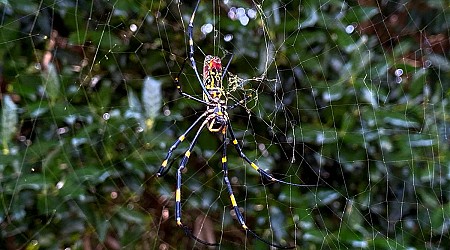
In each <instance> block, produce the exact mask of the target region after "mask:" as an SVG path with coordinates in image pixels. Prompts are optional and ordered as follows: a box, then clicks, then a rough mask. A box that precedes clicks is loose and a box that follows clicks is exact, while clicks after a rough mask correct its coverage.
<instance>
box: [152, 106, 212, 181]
mask: <svg viewBox="0 0 450 250" xmlns="http://www.w3.org/2000/svg"><path fill="white" fill-rule="evenodd" d="M206 115H207V112H204V113H203V114H202V115H201V116H200V117H199V118H197V120H196V121H195V122H194V123H193V124H192V125H191V126H190V127H189V128H188V129H187V130H186V131H185V132H184V133H183V134H182V135H181V136H180V137H179V138H178V139H177V140H176V141H175V143H174V144H173V145H172V146H171V147H170V149H169V152H167V155H166V158H165V159H164V161H163V162H162V164H161V167H160V168H159V170H158V172H157V173H156V176H157V177H161V176H164V175H166V174H167V172H168V171H169V168H168V167H167V163H168V161H169V158H170V156H172V153H173V151H174V150H175V149H176V148H177V147H178V145H180V143H181V142H182V141H183V140H184V139H185V138H186V135H187V134H188V133H189V132H190V131H191V130H192V129H193V128H194V127H195V125H197V123H199V122H200V121H201V120H202V119H203V118H204V117H205V116H206Z"/></svg>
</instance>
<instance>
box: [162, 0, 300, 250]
mask: <svg viewBox="0 0 450 250" xmlns="http://www.w3.org/2000/svg"><path fill="white" fill-rule="evenodd" d="M199 4H200V0H198V2H197V5H196V6H195V9H194V12H193V13H192V16H191V19H190V21H189V26H188V35H189V57H188V58H189V60H190V62H191V66H192V69H193V70H194V72H195V75H196V77H197V80H198V82H199V84H200V86H201V88H202V90H203V98H202V99H199V98H197V97H195V96H192V95H189V94H187V93H185V92H183V90H182V87H181V84H180V81H179V78H180V75H181V73H182V72H183V69H184V65H185V63H186V60H185V61H184V62H183V65H182V66H181V70H180V73H178V75H177V76H176V77H175V79H174V82H175V85H176V86H177V89H178V91H179V93H180V94H181V95H182V96H183V97H186V98H189V99H192V100H195V101H197V102H200V103H203V104H205V105H206V111H204V112H203V113H202V114H201V115H200V117H199V118H197V120H196V121H195V122H194V123H193V124H192V125H191V126H190V127H189V128H188V129H187V130H186V131H185V132H184V133H183V134H182V135H181V136H180V137H179V138H178V140H176V141H175V143H174V144H173V145H172V146H171V147H170V149H169V151H168V152H167V155H166V158H165V159H164V160H163V162H162V164H161V167H160V168H159V170H158V172H157V173H156V175H157V176H163V175H165V174H166V173H167V172H168V170H169V167H168V166H170V165H171V164H168V160H169V159H170V157H171V156H172V153H173V151H174V150H175V149H176V148H177V147H178V145H180V143H181V142H183V140H184V139H185V138H186V135H187V134H188V133H189V132H190V131H191V130H192V129H193V128H194V127H195V126H196V125H197V124H198V123H200V122H201V121H203V122H202V123H201V125H200V128H199V129H198V130H197V133H196V134H195V136H194V137H193V139H192V141H191V143H190V145H189V148H188V150H186V152H185V153H184V156H183V158H182V159H181V162H180V165H179V167H178V170H177V175H176V178H177V187H176V191H175V220H176V223H177V225H178V226H180V227H182V228H183V229H184V231H185V232H186V234H187V235H189V236H190V237H191V238H193V239H195V240H196V241H198V242H201V243H203V244H206V245H218V244H217V243H210V242H206V241H203V240H201V239H199V238H197V237H196V236H194V235H193V234H192V232H191V230H190V229H189V228H188V227H187V226H185V225H184V224H183V223H182V222H181V185H182V182H181V177H182V171H183V169H184V168H185V167H186V164H187V163H188V160H189V157H190V155H191V152H192V149H193V148H194V146H195V144H196V143H197V139H198V137H199V135H200V133H201V132H202V130H203V129H204V128H205V127H207V128H208V130H209V131H210V132H213V133H220V134H222V136H223V139H222V169H223V174H224V177H223V179H224V182H225V184H226V186H227V191H228V193H229V195H230V200H231V205H232V206H233V210H234V212H235V214H236V217H237V220H238V221H239V224H240V225H241V227H242V228H243V229H244V230H245V231H246V232H249V233H250V234H252V235H254V236H255V237H256V238H257V239H259V240H261V241H263V242H264V243H266V244H268V245H270V246H273V247H278V248H293V247H284V246H280V245H277V244H274V243H272V242H269V241H267V240H265V239H263V238H261V237H260V236H258V235H257V234H256V233H255V232H254V231H252V230H251V229H249V228H248V227H247V225H246V224H245V220H244V216H243V215H242V212H241V211H240V210H239V207H238V204H237V202H236V198H235V197H234V194H233V190H232V188H231V183H230V180H229V178H228V163H227V150H226V148H227V144H228V141H229V140H228V136H230V137H231V141H232V143H233V145H234V148H235V149H236V151H237V153H238V155H239V157H241V158H242V159H243V160H244V161H246V162H247V163H248V164H249V165H250V166H251V167H252V168H253V169H254V170H256V171H258V173H259V174H260V175H261V176H262V177H264V178H265V179H267V180H269V181H275V182H279V183H284V184H288V185H293V186H303V185H299V184H293V183H290V182H285V181H282V180H279V179H277V178H275V177H273V176H272V175H270V174H269V173H267V172H266V171H265V170H263V169H261V168H259V167H258V165H256V163H254V162H253V161H251V160H250V159H249V158H248V157H247V156H246V155H245V154H244V152H243V151H242V148H241V146H240V145H239V144H238V141H237V139H236V136H235V135H234V132H233V129H232V127H231V123H230V118H229V117H228V113H227V110H231V109H234V108H236V107H239V106H240V105H242V104H244V103H245V102H246V101H247V100H248V98H250V97H251V96H246V97H245V98H244V99H242V100H240V101H237V102H236V103H234V104H232V105H228V104H227V99H228V98H227V97H226V96H225V92H224V90H223V79H224V76H225V75H226V73H227V69H228V65H227V67H225V68H223V67H222V61H221V59H220V58H219V57H217V56H211V55H207V56H206V57H205V60H204V63H203V79H202V78H201V77H200V75H199V73H198V70H197V66H196V62H195V59H194V40H193V28H194V24H193V22H194V17H195V13H196V11H197V8H198V6H199ZM231 59H232V56H231ZM231 59H230V61H231ZM228 64H229V62H228Z"/></svg>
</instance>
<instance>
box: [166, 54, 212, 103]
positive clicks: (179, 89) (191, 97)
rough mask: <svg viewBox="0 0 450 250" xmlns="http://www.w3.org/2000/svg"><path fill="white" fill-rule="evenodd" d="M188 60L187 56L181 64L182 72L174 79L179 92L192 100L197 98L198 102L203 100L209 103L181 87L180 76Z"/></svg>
mask: <svg viewBox="0 0 450 250" xmlns="http://www.w3.org/2000/svg"><path fill="white" fill-rule="evenodd" d="M186 61H187V58H186V59H184V61H183V64H182V65H181V69H180V72H179V73H178V75H177V76H176V77H175V79H174V83H175V85H176V86H177V89H178V92H179V93H180V95H182V96H184V97H186V98H188V99H192V100H195V101H197V102H201V103H203V104H205V105H208V103H207V102H205V101H204V100H201V99H199V98H197V97H194V96H191V95H189V94H187V93H185V92H183V89H182V88H181V84H180V76H181V73H183V69H184V65H185V64H186Z"/></svg>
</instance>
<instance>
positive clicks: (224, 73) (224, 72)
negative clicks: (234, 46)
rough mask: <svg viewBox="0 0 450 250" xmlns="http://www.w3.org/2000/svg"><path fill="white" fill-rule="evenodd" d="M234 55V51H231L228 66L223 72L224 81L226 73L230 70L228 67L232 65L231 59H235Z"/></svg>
mask: <svg viewBox="0 0 450 250" xmlns="http://www.w3.org/2000/svg"><path fill="white" fill-rule="evenodd" d="M233 56H234V55H233V53H231V56H230V60H228V63H227V66H226V67H225V69H224V70H223V73H222V81H223V78H224V77H225V75H226V74H227V72H228V67H229V66H230V64H231V61H232V60H233Z"/></svg>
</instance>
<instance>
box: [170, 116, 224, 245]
mask: <svg viewBox="0 0 450 250" xmlns="http://www.w3.org/2000/svg"><path fill="white" fill-rule="evenodd" d="M208 121H209V120H208V119H206V120H205V121H204V122H203V123H202V125H200V128H199V129H198V130H197V133H196V134H195V136H194V138H193V139H192V142H191V144H190V145H189V148H188V150H187V151H186V152H185V153H184V156H183V159H181V162H180V166H179V167H178V170H177V189H176V190H175V219H176V222H177V225H178V226H179V227H181V228H183V230H184V232H185V233H186V235H187V236H189V237H191V238H192V239H194V240H196V241H198V242H200V243H202V244H205V245H208V246H217V245H218V244H216V243H209V242H206V241H204V240H201V239H199V238H197V237H196V236H194V235H193V234H192V231H191V229H189V227H187V226H185V225H183V223H182V222H181V174H182V171H183V169H184V168H185V167H186V164H187V163H188V161H189V156H191V152H192V149H193V148H194V146H195V144H196V143H197V139H198V137H199V135H200V133H201V132H202V130H203V128H204V127H205V126H206V124H207V123H208Z"/></svg>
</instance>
